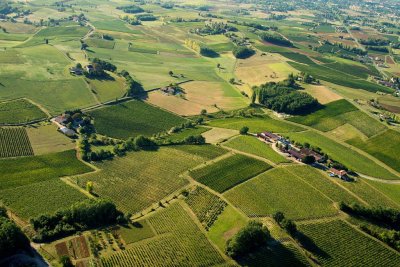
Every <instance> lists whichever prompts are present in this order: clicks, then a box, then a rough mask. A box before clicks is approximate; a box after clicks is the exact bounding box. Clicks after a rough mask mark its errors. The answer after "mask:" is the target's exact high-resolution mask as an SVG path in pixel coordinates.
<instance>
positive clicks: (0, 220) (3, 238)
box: [0, 206, 29, 259]
mask: <svg viewBox="0 0 400 267" xmlns="http://www.w3.org/2000/svg"><path fill="white" fill-rule="evenodd" d="M27 249H29V240H28V238H27V237H26V236H25V235H24V234H23V233H22V231H21V229H20V228H19V227H18V226H17V225H16V224H15V223H14V222H12V221H11V220H10V219H9V218H8V216H7V212H6V209H5V208H4V207H1V206H0V259H2V258H5V257H8V256H11V255H13V254H15V253H16V252H18V251H19V250H27Z"/></svg>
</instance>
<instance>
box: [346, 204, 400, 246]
mask: <svg viewBox="0 0 400 267" xmlns="http://www.w3.org/2000/svg"><path fill="white" fill-rule="evenodd" d="M339 208H340V209H341V210H342V211H344V212H346V213H348V214H350V215H352V216H355V217H358V218H360V219H364V220H366V221H368V222H370V223H368V224H367V223H365V224H361V225H360V228H361V229H362V230H363V231H364V232H366V233H367V234H369V235H372V236H374V237H375V238H377V239H379V240H381V241H383V242H385V243H386V244H388V245H389V246H391V247H392V248H394V249H396V250H398V251H400V211H398V210H394V209H390V208H382V207H378V208H367V207H364V206H361V205H358V204H355V203H353V204H346V203H343V202H341V203H340V205H339ZM376 225H377V226H376Z"/></svg>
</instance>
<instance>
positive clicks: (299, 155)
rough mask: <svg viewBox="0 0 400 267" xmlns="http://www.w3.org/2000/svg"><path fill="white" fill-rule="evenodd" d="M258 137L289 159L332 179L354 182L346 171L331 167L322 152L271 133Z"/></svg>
mask: <svg viewBox="0 0 400 267" xmlns="http://www.w3.org/2000/svg"><path fill="white" fill-rule="evenodd" d="M256 136H257V138H258V139H259V140H260V141H262V142H265V143H267V144H271V145H272V146H275V148H276V149H278V150H279V151H280V152H281V154H283V155H285V156H286V157H288V158H291V159H294V160H295V161H298V162H302V163H304V164H309V165H311V166H313V167H316V168H319V169H323V170H325V171H327V172H328V174H329V176H330V177H338V178H340V179H342V180H344V181H352V179H351V178H350V177H349V176H348V173H347V171H346V170H345V169H343V168H338V167H334V166H330V165H332V164H330V163H331V162H330V161H329V160H328V158H327V156H326V155H322V154H321V153H320V152H317V151H314V150H313V149H311V148H310V147H305V146H303V147H300V146H296V145H294V144H293V143H292V142H291V141H290V140H288V139H286V138H284V137H282V136H280V135H278V134H274V133H271V132H262V133H258V134H257V135H256ZM336 165H340V164H336Z"/></svg>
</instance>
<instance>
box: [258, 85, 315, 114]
mask: <svg viewBox="0 0 400 267" xmlns="http://www.w3.org/2000/svg"><path fill="white" fill-rule="evenodd" d="M292 79H293V78H289V79H288V80H287V81H285V82H283V83H275V82H269V83H266V84H264V85H261V86H259V87H255V88H254V92H253V97H252V100H253V102H254V101H255V100H256V99H257V100H258V102H259V103H260V104H261V105H264V106H266V107H267V108H269V109H272V110H275V111H276V112H282V113H287V114H306V113H309V112H311V111H313V110H315V109H317V108H318V107H319V106H320V104H319V103H318V101H317V100H316V99H315V98H313V97H312V96H310V95H309V94H307V93H302V92H299V91H298V90H296V89H294V88H293V87H292V86H290V85H293V82H294V81H293V80H292Z"/></svg>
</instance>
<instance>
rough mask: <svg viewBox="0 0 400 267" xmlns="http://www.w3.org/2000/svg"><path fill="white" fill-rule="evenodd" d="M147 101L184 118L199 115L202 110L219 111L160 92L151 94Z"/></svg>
mask: <svg viewBox="0 0 400 267" xmlns="http://www.w3.org/2000/svg"><path fill="white" fill-rule="evenodd" d="M146 101H148V102H149V103H151V104H153V105H156V106H159V107H161V108H163V109H166V110H169V111H171V112H173V113H176V114H179V115H182V116H191V115H198V114H200V112H201V110H202V109H206V110H207V112H210V113H212V112H217V111H218V109H217V108H215V107H209V106H205V105H202V104H197V103H193V102H190V101H188V100H184V99H182V98H179V97H176V96H170V95H165V94H163V93H161V92H159V91H156V92H151V93H150V94H149V95H148V99H147V100H146Z"/></svg>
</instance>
